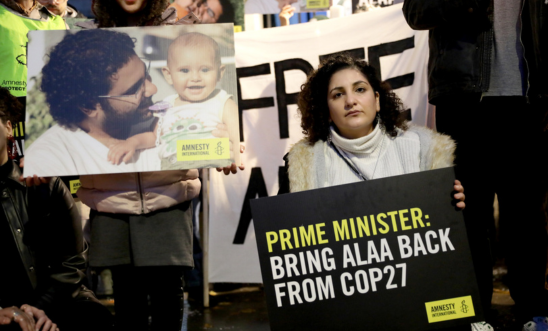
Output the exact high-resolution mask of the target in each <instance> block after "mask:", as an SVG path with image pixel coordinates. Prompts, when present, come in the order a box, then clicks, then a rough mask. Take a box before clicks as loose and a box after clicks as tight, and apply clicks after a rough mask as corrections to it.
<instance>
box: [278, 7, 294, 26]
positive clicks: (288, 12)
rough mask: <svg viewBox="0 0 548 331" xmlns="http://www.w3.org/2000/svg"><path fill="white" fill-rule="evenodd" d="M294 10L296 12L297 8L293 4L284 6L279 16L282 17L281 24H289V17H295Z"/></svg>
mask: <svg viewBox="0 0 548 331" xmlns="http://www.w3.org/2000/svg"><path fill="white" fill-rule="evenodd" d="M294 12H295V8H293V7H292V6H291V5H285V6H284V7H283V8H282V11H281V12H280V13H279V14H278V17H279V18H280V25H281V26H288V25H289V19H290V18H291V17H293V13H294Z"/></svg>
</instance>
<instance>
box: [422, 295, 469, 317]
mask: <svg viewBox="0 0 548 331" xmlns="http://www.w3.org/2000/svg"><path fill="white" fill-rule="evenodd" d="M425 305H426V315H427V316H428V323H435V322H442V321H449V320H454V319H458V318H465V317H472V316H475V315H476V313H475V312H474V304H473V303H472V297H471V296H466V297H460V298H452V299H446V300H439V301H432V302H427V303H425Z"/></svg>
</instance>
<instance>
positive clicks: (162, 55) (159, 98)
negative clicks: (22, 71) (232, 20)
mask: <svg viewBox="0 0 548 331" xmlns="http://www.w3.org/2000/svg"><path fill="white" fill-rule="evenodd" d="M29 40H30V41H29V57H34V58H36V59H37V61H29V74H28V76H29V81H31V82H33V83H34V84H33V86H29V91H31V92H29V95H28V105H27V122H26V123H27V134H28V135H27V137H26V141H25V146H26V150H25V174H27V175H30V176H32V175H35V174H36V175H38V176H67V175H88V174H100V173H122V172H142V171H159V170H175V169H193V168H210V167H224V166H227V165H230V164H231V163H236V164H240V160H239V153H234V152H233V151H232V149H233V148H232V146H239V137H240V134H239V120H238V105H237V97H235V96H236V95H237V90H236V86H237V85H236V67H235V61H234V32H233V26H232V24H216V25H200V26H194V25H192V26H188V25H187V26H170V27H147V28H121V29H105V30H101V29H97V30H82V31H78V32H74V31H34V32H31V33H30V35H29ZM33 91H34V93H33ZM44 107H46V108H47V109H48V111H43V109H44ZM33 109H42V110H41V111H39V112H38V111H33ZM43 123H49V124H48V125H43Z"/></svg>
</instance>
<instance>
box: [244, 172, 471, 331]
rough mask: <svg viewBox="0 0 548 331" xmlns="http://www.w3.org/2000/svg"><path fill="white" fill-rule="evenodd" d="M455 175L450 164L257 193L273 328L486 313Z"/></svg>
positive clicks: (396, 323)
mask: <svg viewBox="0 0 548 331" xmlns="http://www.w3.org/2000/svg"><path fill="white" fill-rule="evenodd" d="M454 181H455V180H454V173H453V169H452V168H445V169H440V170H433V171H427V172H421V173H415V174H410V175H403V176H395V177H390V178H385V179H380V180H372V181H367V182H360V183H355V184H348V185H341V186H334V187H330V188H325V189H317V190H310V191H306V192H301V193H295V194H289V195H287V194H286V195H283V196H278V197H273V198H267V199H259V200H253V201H252V202H251V204H252V210H253V216H254V224H255V232H256V238H257V245H258V249H259V257H260V262H261V271H262V275H263V281H264V284H265V292H266V296H267V297H266V299H267V304H268V309H269V315H270V321H271V326H272V330H334V329H344V330H358V329H363V328H367V329H370V330H427V329H436V328H445V327H449V326H454V325H459V324H469V323H471V322H475V321H478V320H481V319H482V312H481V308H480V304H479V299H478V295H477V286H476V282H475V277H474V272H473V267H472V261H471V257H470V251H469V247H468V241H467V238H466V229H465V227H464V222H463V219H462V213H461V211H460V210H458V209H455V208H454V205H453V204H452V200H453V198H457V199H459V197H455V196H454V194H455V193H454V192H450V191H448V188H449V187H450V184H454ZM451 186H453V185H451ZM455 186H458V184H456V185H455ZM455 190H456V191H457V195H459V194H462V190H461V191H460V192H459V189H458V188H457V187H455ZM461 202H462V201H461ZM394 316H397V318H394Z"/></svg>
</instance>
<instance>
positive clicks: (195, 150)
mask: <svg viewBox="0 0 548 331" xmlns="http://www.w3.org/2000/svg"><path fill="white" fill-rule="evenodd" d="M222 159H230V142H229V140H228V138H213V139H190V140H177V161H199V160H222Z"/></svg>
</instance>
